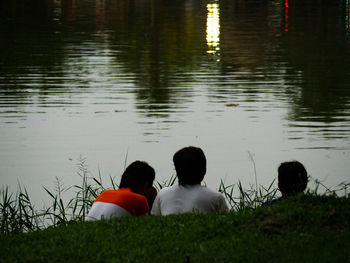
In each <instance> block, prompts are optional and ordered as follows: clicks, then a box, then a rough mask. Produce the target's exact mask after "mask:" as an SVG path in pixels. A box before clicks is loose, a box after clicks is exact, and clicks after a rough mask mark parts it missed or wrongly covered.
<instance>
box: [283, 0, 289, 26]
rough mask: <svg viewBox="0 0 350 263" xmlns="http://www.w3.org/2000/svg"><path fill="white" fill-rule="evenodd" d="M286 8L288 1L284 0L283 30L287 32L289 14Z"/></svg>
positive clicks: (287, 7)
mask: <svg viewBox="0 0 350 263" xmlns="http://www.w3.org/2000/svg"><path fill="white" fill-rule="evenodd" d="M288 10H289V1H288V0H285V1H284V31H286V32H288V30H289V29H288V28H289V15H288Z"/></svg>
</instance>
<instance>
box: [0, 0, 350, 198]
mask: <svg viewBox="0 0 350 263" xmlns="http://www.w3.org/2000/svg"><path fill="white" fill-rule="evenodd" d="M29 2H30V4H28V3H29ZM349 2H350V1H349V0H308V1H306V0H305V1H296V0H255V1H253V0H220V1H202V0H181V1H180V0H137V1H132V0H61V1H58V0H49V1H44V0H33V1H24V0H22V1H20V0H18V1H17V2H15V1H5V0H0V8H1V9H0V10H1V11H0V178H1V186H5V185H9V186H10V188H11V189H12V190H13V191H15V189H16V187H17V184H18V182H20V183H21V184H22V185H24V186H26V187H27V189H28V192H29V194H30V195H31V196H32V198H33V200H35V201H36V202H38V201H40V200H42V199H43V198H45V196H46V194H45V193H44V191H43V189H42V188H41V187H42V185H44V186H47V187H48V188H50V187H51V188H52V186H53V184H54V181H55V178H56V177H58V178H60V179H62V182H63V183H64V184H65V185H67V186H70V185H73V184H75V183H78V182H79V181H80V178H79V177H78V176H77V174H76V173H77V165H76V164H77V162H78V159H79V157H80V156H82V157H83V158H86V163H87V164H88V167H89V170H90V172H91V173H92V174H93V175H95V176H97V175H98V171H99V170H100V173H101V175H102V177H103V178H104V181H105V184H106V185H107V186H108V181H109V179H108V178H109V176H111V177H115V178H117V180H119V179H118V178H119V177H120V175H121V173H122V171H123V169H124V163H125V162H126V163H127V164H128V163H130V162H132V161H134V160H136V159H141V160H145V161H147V162H149V163H150V164H151V165H152V166H153V167H154V168H155V170H156V177H157V180H158V181H163V180H166V179H168V178H169V177H170V176H171V175H172V174H174V168H173V164H172V156H173V154H174V153H175V151H177V150H178V149H180V148H182V147H184V146H188V145H194V146H199V147H201V148H202V149H203V150H204V152H205V154H206V156H207V160H208V170H207V175H206V178H205V182H206V183H207V185H208V186H210V187H212V188H217V187H218V185H219V182H220V180H221V179H222V180H224V181H225V182H226V184H231V183H237V182H238V181H241V182H242V183H243V185H245V186H247V187H249V185H250V184H255V172H254V165H255V167H256V174H257V180H258V184H260V185H264V186H267V185H269V184H270V183H271V182H272V180H273V179H274V178H275V177H276V170H277V167H278V165H279V163H280V162H282V161H288V160H294V159H296V160H299V161H301V162H302V163H303V164H304V165H305V166H306V168H307V170H308V173H309V174H310V175H311V176H312V177H313V178H317V179H319V180H322V181H323V182H324V184H325V185H327V186H329V187H332V188H334V187H336V186H337V185H338V184H339V183H341V182H343V181H349V180H350V66H349V65H350V3H349Z"/></svg>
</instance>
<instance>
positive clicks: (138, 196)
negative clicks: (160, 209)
mask: <svg viewBox="0 0 350 263" xmlns="http://www.w3.org/2000/svg"><path fill="white" fill-rule="evenodd" d="M154 178H155V171H154V169H153V168H152V167H151V166H150V165H149V164H147V163H146V162H143V161H135V162H133V163H131V164H130V165H129V166H128V167H127V168H126V169H125V171H124V173H123V175H122V178H121V181H120V185H119V189H118V190H106V191H103V192H102V193H101V194H100V195H99V196H98V197H97V198H96V200H95V202H94V203H93V205H92V207H91V209H90V211H89V213H88V215H87V216H86V218H85V220H87V221H90V220H99V219H102V218H104V219H110V218H114V217H122V216H131V215H133V216H139V215H144V214H148V213H149V211H150V206H151V205H152V203H153V201H154V198H155V195H156V194H157V193H156V190H155V188H154V187H153V186H152V185H153V181H154ZM149 203H150V205H149Z"/></svg>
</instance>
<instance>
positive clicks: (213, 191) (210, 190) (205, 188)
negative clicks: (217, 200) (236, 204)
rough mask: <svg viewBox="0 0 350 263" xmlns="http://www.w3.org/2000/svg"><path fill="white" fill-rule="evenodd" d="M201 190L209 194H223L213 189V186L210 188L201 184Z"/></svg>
mask: <svg viewBox="0 0 350 263" xmlns="http://www.w3.org/2000/svg"><path fill="white" fill-rule="evenodd" d="M200 191H202V192H203V193H206V194H208V195H211V196H221V195H222V194H221V193H220V192H218V191H216V190H213V189H211V188H208V187H206V186H202V185H201V186H200Z"/></svg>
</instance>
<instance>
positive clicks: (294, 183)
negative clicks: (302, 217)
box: [278, 161, 308, 195]
mask: <svg viewBox="0 0 350 263" xmlns="http://www.w3.org/2000/svg"><path fill="white" fill-rule="evenodd" d="M307 182H308V178H307V172H306V169H305V167H304V165H302V164H301V163H300V162H298V161H291V162H284V163H281V165H280V166H279V167H278V184H279V188H280V191H281V192H282V195H286V194H287V195H288V194H296V193H301V192H303V191H304V190H305V189H306V186H307Z"/></svg>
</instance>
